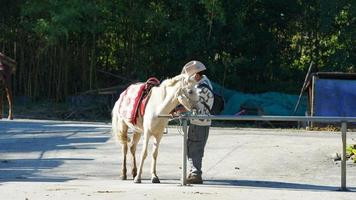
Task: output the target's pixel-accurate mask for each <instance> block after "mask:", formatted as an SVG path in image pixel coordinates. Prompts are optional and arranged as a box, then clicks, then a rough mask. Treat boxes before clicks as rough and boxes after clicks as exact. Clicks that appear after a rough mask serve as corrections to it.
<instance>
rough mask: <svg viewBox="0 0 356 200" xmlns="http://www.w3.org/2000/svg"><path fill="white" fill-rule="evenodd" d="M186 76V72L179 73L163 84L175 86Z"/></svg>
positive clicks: (162, 84)
mask: <svg viewBox="0 0 356 200" xmlns="http://www.w3.org/2000/svg"><path fill="white" fill-rule="evenodd" d="M185 76H186V75H185V74H179V75H177V76H175V77H173V78H169V79H166V80H164V81H163V82H162V83H161V86H174V85H175V84H176V83H177V82H178V81H179V80H181V79H182V78H184V77H185Z"/></svg>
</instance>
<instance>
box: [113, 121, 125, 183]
mask: <svg viewBox="0 0 356 200" xmlns="http://www.w3.org/2000/svg"><path fill="white" fill-rule="evenodd" d="M112 124H113V135H114V136H115V137H117V138H118V140H119V141H120V143H121V155H122V165H121V176H120V178H121V180H126V179H127V175H126V172H127V169H126V155H127V150H128V147H127V143H128V140H129V139H128V135H127V131H128V126H127V125H126V124H125V122H124V121H122V120H121V119H118V118H116V116H115V118H113V122H112Z"/></svg>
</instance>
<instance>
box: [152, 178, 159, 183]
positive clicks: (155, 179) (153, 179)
mask: <svg viewBox="0 0 356 200" xmlns="http://www.w3.org/2000/svg"><path fill="white" fill-rule="evenodd" d="M151 181H152V183H161V181H159V178H158V177H152V179H151Z"/></svg>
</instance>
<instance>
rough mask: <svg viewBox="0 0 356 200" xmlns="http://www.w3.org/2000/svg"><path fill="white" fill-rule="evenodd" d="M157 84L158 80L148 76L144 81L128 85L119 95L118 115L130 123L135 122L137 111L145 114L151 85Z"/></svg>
mask: <svg viewBox="0 0 356 200" xmlns="http://www.w3.org/2000/svg"><path fill="white" fill-rule="evenodd" d="M156 85H159V80H158V79H156V78H150V79H148V80H147V82H146V83H136V84H132V85H130V86H129V87H128V88H127V89H126V90H125V91H124V92H122V93H121V94H120V97H119V115H120V116H121V117H122V118H124V119H126V120H127V121H129V122H130V123H132V124H136V123H137V116H138V112H140V114H141V115H142V116H143V115H144V114H145V108H146V104H147V102H148V99H149V96H150V95H149V93H150V90H151V88H152V87H153V86H156Z"/></svg>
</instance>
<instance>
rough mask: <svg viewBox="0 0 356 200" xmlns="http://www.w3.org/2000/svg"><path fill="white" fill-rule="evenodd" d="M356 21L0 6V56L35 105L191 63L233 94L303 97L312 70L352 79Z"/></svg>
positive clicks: (269, 8) (166, 73)
mask: <svg viewBox="0 0 356 200" xmlns="http://www.w3.org/2000/svg"><path fill="white" fill-rule="evenodd" d="M355 12H356V1H354V0H327V1H326V0H325V1H323V0H232V1H230V0H164V1H163V0H1V6H0V51H2V52H4V53H6V54H7V55H8V56H10V57H12V58H14V59H16V61H17V62H18V68H17V73H16V75H15V76H14V92H15V95H17V96H27V97H31V99H50V100H53V101H55V102H61V101H64V100H66V98H67V97H68V96H69V95H74V94H78V93H81V92H84V91H87V90H92V89H96V88H105V87H110V86H114V85H119V84H126V83H127V79H129V80H146V79H147V78H148V77H149V76H156V77H158V78H160V79H163V78H166V77H170V76H173V75H176V74H178V73H180V71H181V68H182V66H183V65H184V64H185V63H186V62H188V61H189V60H192V59H197V60H200V61H202V62H203V63H205V64H206V65H207V66H208V69H209V70H208V75H209V77H210V79H211V80H213V81H215V82H217V83H219V84H222V85H224V86H225V87H227V88H230V89H234V90H238V91H242V92H265V91H278V92H287V93H298V92H299V91H300V88H301V86H302V82H303V81H304V76H305V74H306V71H307V68H308V65H309V63H310V61H314V63H315V66H316V67H317V69H318V70H320V71H343V72H355V63H356V49H355V48H356V38H355V37H356V28H355V27H356V17H355V16H356V15H355ZM100 71H105V72H110V73H113V74H115V75H117V76H120V77H122V78H121V79H120V78H115V77H113V76H108V75H106V74H103V73H101V72H100Z"/></svg>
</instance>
